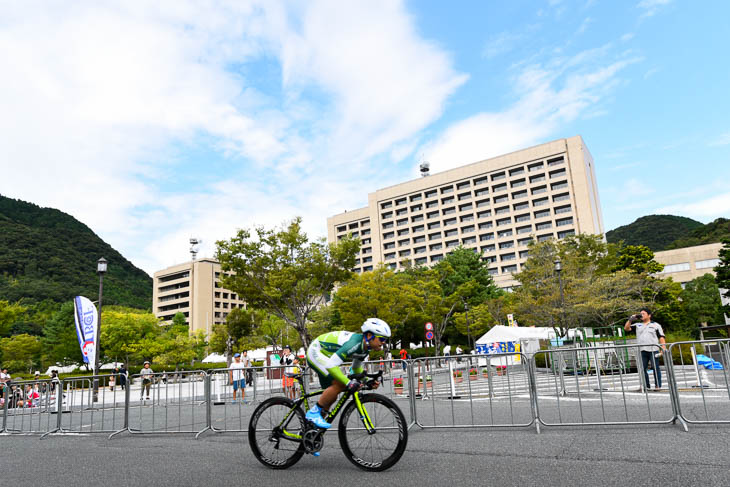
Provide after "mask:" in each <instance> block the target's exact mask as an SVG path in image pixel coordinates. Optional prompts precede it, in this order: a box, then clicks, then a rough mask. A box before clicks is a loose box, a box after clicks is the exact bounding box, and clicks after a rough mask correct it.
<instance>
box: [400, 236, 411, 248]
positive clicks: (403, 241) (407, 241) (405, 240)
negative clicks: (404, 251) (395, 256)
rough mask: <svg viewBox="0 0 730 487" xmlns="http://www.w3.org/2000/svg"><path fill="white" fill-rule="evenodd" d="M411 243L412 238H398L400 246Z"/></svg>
mask: <svg viewBox="0 0 730 487" xmlns="http://www.w3.org/2000/svg"><path fill="white" fill-rule="evenodd" d="M410 244H411V239H410V238H404V239H403V240H398V247H405V246H406V245H410Z"/></svg>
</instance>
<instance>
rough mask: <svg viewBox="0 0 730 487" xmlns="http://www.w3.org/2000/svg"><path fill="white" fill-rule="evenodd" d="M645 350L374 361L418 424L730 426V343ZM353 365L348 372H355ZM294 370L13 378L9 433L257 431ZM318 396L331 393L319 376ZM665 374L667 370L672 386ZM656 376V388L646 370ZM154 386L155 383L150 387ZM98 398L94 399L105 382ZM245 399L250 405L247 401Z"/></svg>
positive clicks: (5, 394)
mask: <svg viewBox="0 0 730 487" xmlns="http://www.w3.org/2000/svg"><path fill="white" fill-rule="evenodd" d="M641 348H645V347H639V346H637V345H616V344H613V343H611V342H599V343H597V344H596V345H595V346H585V347H580V348H559V349H552V350H541V351H539V352H536V353H535V354H534V355H528V354H524V353H519V352H517V353H502V354H489V355H461V356H443V357H442V356H439V357H424V358H419V359H415V360H378V359H376V360H372V361H368V362H366V367H367V371H368V372H370V373H373V372H377V371H379V370H382V371H383V379H384V380H383V383H382V385H381V386H380V388H379V389H378V390H377V392H378V393H379V394H383V395H386V396H387V397H389V398H391V399H392V400H393V401H395V402H396V404H398V405H399V406H400V408H401V410H402V411H403V413H404V414H406V415H407V416H408V427H409V428H411V427H413V426H418V427H420V428H424V429H428V428H483V427H529V426H531V425H533V424H534V425H535V428H536V429H537V431H538V432H539V431H540V427H541V426H546V427H552V426H587V425H628V424H667V423H676V422H677V421H679V422H680V423H681V425H682V426H683V427H684V429H685V430H687V425H688V424H689V423H696V424H728V423H730V372H728V370H727V368H728V366H730V339H719V340H703V341H699V340H698V341H687V342H677V343H672V344H669V345H668V346H667V350H666V351H664V352H663V353H662V352H661V351H660V349H659V347H652V348H651V350H648V351H646V352H649V353H646V354H645V357H644V358H646V363H647V367H646V369H645V366H644V360H643V359H642V351H641ZM345 367H346V366H345ZM286 370H287V369H286V367H285V366H275V367H251V368H249V369H244V372H243V374H244V375H245V388H244V389H243V390H244V391H245V396H244V397H241V390H240V389H239V390H238V391H237V394H236V398H235V402H234V397H233V384H232V383H231V380H230V379H231V377H230V372H229V369H225V368H222V369H215V370H211V371H208V372H204V371H201V370H192V371H178V372H173V373H155V374H152V375H149V376H142V375H141V374H135V375H132V376H131V377H130V378H129V380H128V381H127V386H126V389H122V388H121V386H120V385H116V386H114V385H111V384H110V381H109V379H110V378H111V377H112V376H110V375H99V376H85V377H72V378H67V379H63V380H58V379H54V380H47V379H44V380H37V381H36V380H33V381H17V382H13V383H12V385H11V386H10V387H4V388H3V390H2V391H0V398H1V400H2V408H1V409H0V433H3V434H9V435H12V434H25V435H33V434H39V435H42V437H44V436H47V435H49V434H53V433H75V434H87V433H108V434H109V437H110V438H111V437H113V436H114V435H116V434H119V433H121V432H129V433H131V434H172V433H188V434H195V436H196V437H198V436H199V435H200V434H202V433H203V432H205V431H209V430H210V431H213V432H217V433H223V432H237V433H241V432H246V431H247V430H248V422H249V419H250V416H251V414H252V413H253V410H254V409H255V407H256V406H257V405H258V404H260V403H261V402H262V401H265V400H266V399H268V398H270V397H272V396H281V395H286V394H289V397H294V398H296V397H299V395H300V394H301V390H300V388H299V386H298V384H296V383H295V386H294V387H293V388H291V389H289V388H288V385H287V382H288V381H286V380H284V377H283V376H284V374H285V372H286ZM307 371H308V373H307V376H306V378H305V384H306V389H307V390H308V391H311V390H315V389H318V388H319V387H320V385H319V381H318V380H317V377H316V374H313V373H312V371H311V369H309V368H308V369H307ZM655 371H656V372H660V373H661V378H662V381H661V387H660V388H659V389H658V390H654V388H655V386H656V385H657V381H656V379H657V376H656V375H655ZM645 372H646V373H647V375H648V376H649V384H646V383H645V379H644V373H645ZM143 379H148V380H149V383H143ZM95 381H98V393H97V394H96V397H95V395H94V382H95ZM287 389H288V390H287ZM241 399H243V401H242V400H241Z"/></svg>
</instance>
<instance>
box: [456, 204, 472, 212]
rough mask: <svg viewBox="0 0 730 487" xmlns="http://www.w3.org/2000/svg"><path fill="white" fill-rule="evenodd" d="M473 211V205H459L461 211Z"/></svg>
mask: <svg viewBox="0 0 730 487" xmlns="http://www.w3.org/2000/svg"><path fill="white" fill-rule="evenodd" d="M471 209H472V204H471V203H466V204H464V205H459V211H468V210H471Z"/></svg>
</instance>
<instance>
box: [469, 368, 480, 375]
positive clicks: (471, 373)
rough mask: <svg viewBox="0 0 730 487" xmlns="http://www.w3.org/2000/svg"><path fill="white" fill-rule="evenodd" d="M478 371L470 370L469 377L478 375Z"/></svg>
mask: <svg viewBox="0 0 730 487" xmlns="http://www.w3.org/2000/svg"><path fill="white" fill-rule="evenodd" d="M477 373H478V372H477V369H469V375H477Z"/></svg>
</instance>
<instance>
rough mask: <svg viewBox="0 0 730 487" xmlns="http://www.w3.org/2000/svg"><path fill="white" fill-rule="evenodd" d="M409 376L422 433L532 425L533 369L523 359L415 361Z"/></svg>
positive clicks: (519, 356) (506, 355)
mask: <svg viewBox="0 0 730 487" xmlns="http://www.w3.org/2000/svg"><path fill="white" fill-rule="evenodd" d="M411 370H412V376H413V379H412V380H413V384H414V387H415V395H414V400H413V401H412V404H413V407H414V414H415V424H416V425H418V426H420V427H421V428H471V427H527V426H530V425H532V424H533V423H534V421H535V418H534V414H533V397H532V377H531V374H532V369H531V367H530V363H529V360H528V358H527V356H526V355H524V354H522V353H519V352H518V353H504V354H491V355H456V356H454V355H452V356H447V357H426V358H419V359H416V360H414V361H413V362H412V367H411ZM444 405H446V406H445V407H444Z"/></svg>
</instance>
